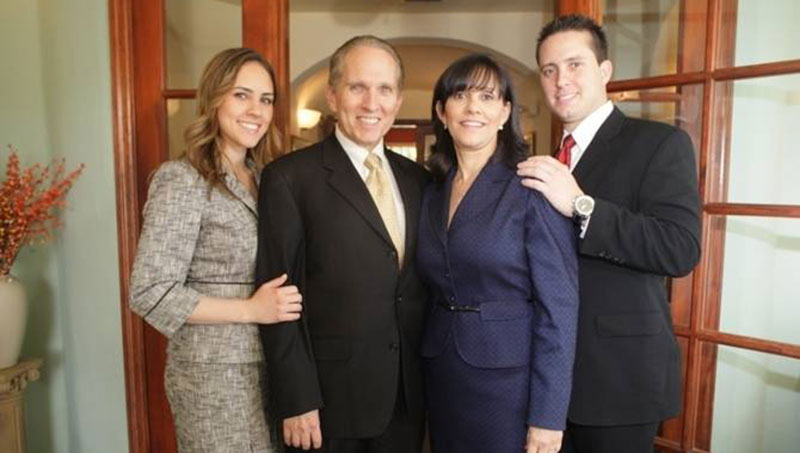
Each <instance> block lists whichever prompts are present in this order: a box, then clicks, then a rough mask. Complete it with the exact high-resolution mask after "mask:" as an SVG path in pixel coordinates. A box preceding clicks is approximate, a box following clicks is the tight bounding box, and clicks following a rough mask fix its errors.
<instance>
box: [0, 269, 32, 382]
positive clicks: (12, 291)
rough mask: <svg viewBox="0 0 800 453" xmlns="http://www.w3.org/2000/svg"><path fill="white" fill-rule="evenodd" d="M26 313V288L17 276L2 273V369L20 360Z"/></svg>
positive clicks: (0, 334) (0, 300)
mask: <svg viewBox="0 0 800 453" xmlns="http://www.w3.org/2000/svg"><path fill="white" fill-rule="evenodd" d="M26 314H27V303H26V301H25V288H24V287H23V286H22V284H21V283H20V282H19V280H17V279H16V278H14V277H12V276H10V275H0V369H2V368H8V367H11V366H14V365H16V364H17V361H18V360H19V352H20V348H22V339H23V338H24V337H25V318H26Z"/></svg>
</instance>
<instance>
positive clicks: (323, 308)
mask: <svg viewBox="0 0 800 453" xmlns="http://www.w3.org/2000/svg"><path fill="white" fill-rule="evenodd" d="M386 157H387V160H388V161H389V164H390V165H391V168H392V172H393V173H394V176H395V179H396V180H397V184H398V186H399V189H400V193H401V196H402V197H403V204H404V205H405V216H406V241H405V247H406V250H405V263H404V265H403V267H402V269H398V267H397V265H396V256H397V252H396V250H395V249H394V245H393V244H392V241H391V239H390V237H389V234H388V232H387V231H386V228H385V227H384V225H383V221H382V220H381V217H380V214H379V213H378V209H377V208H376V206H375V203H374V202H373V200H372V198H371V196H370V194H369V191H368V190H367V187H366V185H365V184H364V182H363V180H362V179H361V177H360V176H359V174H358V173H357V171H356V169H355V168H354V167H353V164H352V162H351V161H350V159H349V158H348V157H347V154H346V153H345V151H344V149H342V147H341V145H340V144H339V142H338V140H337V139H336V138H335V136H334V135H331V136H329V137H328V138H327V139H325V140H324V141H322V142H320V143H317V144H315V145H312V146H310V147H308V148H306V149H303V150H299V151H297V152H294V153H291V154H289V155H287V156H284V157H282V158H281V159H278V160H277V161H275V162H274V163H272V164H270V165H269V166H267V168H266V169H265V170H264V171H263V173H262V177H261V185H260V188H259V191H260V195H259V241H258V245H259V250H258V258H257V265H256V280H257V282H256V283H257V284H260V283H262V282H264V281H266V280H268V279H271V278H274V277H277V276H278V275H280V274H281V273H283V272H288V274H289V282H291V283H292V284H296V285H298V287H299V288H300V291H301V292H302V294H303V304H304V305H303V315H302V317H301V320H300V321H296V322H290V323H282V324H273V325H268V326H262V328H261V337H262V342H263V346H264V351H265V354H266V360H267V373H268V382H269V392H270V394H271V398H270V399H271V404H272V405H273V406H272V407H270V408H269V410H270V411H273V414H272V415H273V417H275V416H277V418H285V417H289V416H294V415H299V414H302V413H305V412H308V411H310V410H313V409H316V408H321V411H320V414H321V423H322V434H323V436H325V437H326V438H359V437H360V438H363V437H373V436H376V435H378V434H380V433H381V432H383V431H384V430H385V428H386V426H387V425H388V423H389V421H390V419H391V416H392V414H393V410H394V407H395V400H396V395H397V394H398V392H397V390H398V385H399V383H400V382H402V385H403V390H404V392H403V394H404V395H405V399H406V405H407V407H408V409H409V411H410V412H411V413H412V414H418V415H419V416H420V417H422V414H423V411H424V409H423V390H422V376H421V364H420V358H419V348H420V335H421V330H422V324H423V317H424V316H423V315H424V312H425V310H424V304H425V297H426V294H425V290H424V288H423V286H422V284H421V282H420V280H419V278H418V277H417V272H416V269H415V264H414V262H415V259H414V257H415V250H416V247H417V245H416V244H417V223H418V219H419V206H420V199H421V194H422V189H423V187H424V184H425V183H426V182H427V174H426V173H425V171H424V170H423V169H422V168H420V167H419V166H418V165H416V164H415V163H414V162H412V161H410V160H408V159H406V158H404V157H402V156H399V155H398V154H395V153H393V152H391V151H389V150H387V151H386Z"/></svg>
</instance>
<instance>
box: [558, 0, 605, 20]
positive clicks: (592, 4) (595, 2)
mask: <svg viewBox="0 0 800 453" xmlns="http://www.w3.org/2000/svg"><path fill="white" fill-rule="evenodd" d="M557 3H558V4H557V6H556V11H557V13H558V15H559V16H563V15H565V14H583V15H584V16H588V17H591V18H592V19H594V20H595V22H597V23H598V24H600V25H603V5H602V4H601V0H558V2H557Z"/></svg>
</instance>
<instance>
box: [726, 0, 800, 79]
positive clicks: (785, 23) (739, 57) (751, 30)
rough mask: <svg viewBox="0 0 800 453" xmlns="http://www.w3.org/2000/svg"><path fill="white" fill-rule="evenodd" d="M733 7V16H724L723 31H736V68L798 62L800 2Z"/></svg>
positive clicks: (769, 0) (771, 0)
mask: <svg viewBox="0 0 800 453" xmlns="http://www.w3.org/2000/svg"><path fill="white" fill-rule="evenodd" d="M735 4H736V5H737V6H736V8H737V10H738V11H737V13H736V15H726V16H723V17H724V19H723V20H726V22H725V23H723V26H722V28H723V29H729V28H730V27H736V44H735V45H734V46H733V48H734V49H735V54H734V64H735V65H736V66H743V65H749V64H756V63H767V62H773V61H781V60H794V59H797V58H800V46H798V45H797V43H798V42H800V27H798V26H797V18H798V17H800V2H797V1H794V0H759V1H739V2H735ZM723 56H724V55H722V54H720V57H723Z"/></svg>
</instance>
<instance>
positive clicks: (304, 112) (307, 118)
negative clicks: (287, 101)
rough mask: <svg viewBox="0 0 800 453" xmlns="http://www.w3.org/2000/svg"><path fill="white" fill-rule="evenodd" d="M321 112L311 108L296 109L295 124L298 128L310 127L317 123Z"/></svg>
mask: <svg viewBox="0 0 800 453" xmlns="http://www.w3.org/2000/svg"><path fill="white" fill-rule="evenodd" d="M321 116H322V112H320V111H319V110H312V109H297V126H298V127H300V129H311V128H312V127H314V126H316V125H317V123H319V119H320V117H321Z"/></svg>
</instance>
